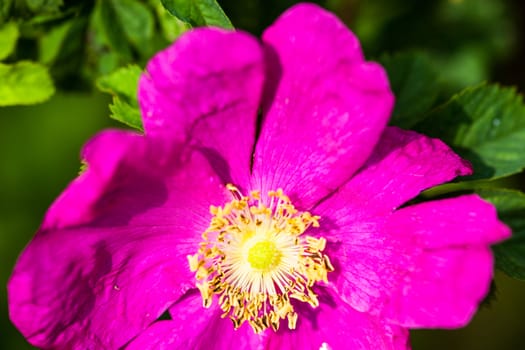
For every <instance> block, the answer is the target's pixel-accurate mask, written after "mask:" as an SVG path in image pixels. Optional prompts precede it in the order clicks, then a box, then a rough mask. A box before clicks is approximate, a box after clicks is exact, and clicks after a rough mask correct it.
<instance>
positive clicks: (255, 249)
mask: <svg viewBox="0 0 525 350" xmlns="http://www.w3.org/2000/svg"><path fill="white" fill-rule="evenodd" d="M228 189H229V190H230V192H231V193H232V195H233V198H234V199H233V200H232V201H231V202H229V203H227V204H225V205H224V206H223V207H215V206H211V207H210V212H211V214H212V215H213V217H212V219H211V223H210V226H209V227H208V229H207V230H206V231H205V232H204V233H203V234H202V238H203V241H202V242H201V243H200V246H199V250H198V253H197V254H195V255H191V256H188V260H189V263H190V269H191V271H193V272H195V277H196V279H197V281H198V282H197V287H198V289H199V290H200V293H201V296H202V300H203V306H204V307H206V308H208V307H210V306H211V304H212V297H213V295H217V296H218V303H219V306H220V308H221V309H222V310H223V311H224V313H223V315H222V317H229V318H230V319H231V320H232V321H233V324H234V327H235V328H236V329H237V328H239V327H240V326H241V325H242V324H243V323H244V322H246V321H247V322H248V323H249V324H250V325H251V327H252V328H253V330H254V332H255V333H260V332H262V331H264V330H266V329H267V328H269V327H271V328H272V329H273V330H274V331H277V329H278V328H279V324H280V321H281V320H282V319H285V318H286V319H287V320H288V328H290V329H294V328H295V326H296V322H297V317H298V316H297V313H296V312H295V310H294V307H293V305H292V303H291V299H296V300H299V301H302V302H306V303H308V304H310V305H311V306H312V307H317V306H318V305H319V301H318V298H317V295H316V294H315V293H314V292H313V290H312V287H313V285H314V284H315V283H316V282H319V281H324V282H327V273H328V272H330V271H333V266H332V264H331V263H330V259H329V258H328V256H326V255H325V254H323V253H322V252H323V250H324V249H325V246H326V240H325V239H324V238H322V237H321V238H315V237H311V236H307V235H303V233H304V232H305V231H306V230H307V229H308V228H309V227H311V226H312V227H319V217H318V216H314V215H311V214H310V213H309V212H306V211H305V212H300V211H298V210H297V209H295V207H294V206H293V204H292V203H291V201H290V199H289V198H288V197H287V196H286V195H284V194H283V191H282V190H281V189H279V190H277V191H270V192H268V195H267V197H266V198H264V199H263V198H261V194H260V192H259V191H253V192H251V193H250V195H249V196H243V195H242V194H241V193H240V191H239V190H238V189H237V188H236V187H235V186H233V185H228Z"/></svg>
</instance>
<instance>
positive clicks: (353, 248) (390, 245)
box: [319, 196, 509, 327]
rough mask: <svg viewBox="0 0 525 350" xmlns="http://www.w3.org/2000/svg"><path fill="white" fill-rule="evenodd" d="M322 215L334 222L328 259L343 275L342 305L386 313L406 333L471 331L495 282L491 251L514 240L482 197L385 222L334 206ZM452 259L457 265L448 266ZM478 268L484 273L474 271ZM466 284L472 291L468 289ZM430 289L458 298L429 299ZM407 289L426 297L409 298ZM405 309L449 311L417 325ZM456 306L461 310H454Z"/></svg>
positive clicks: (335, 278) (338, 280)
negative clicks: (434, 328) (410, 330)
mask: <svg viewBox="0 0 525 350" xmlns="http://www.w3.org/2000/svg"><path fill="white" fill-rule="evenodd" d="M340 199H341V200H342V197H340ZM332 203H334V202H332ZM341 203H343V202H341ZM323 208H324V211H323V212H321V215H323V213H326V216H325V218H326V220H327V222H328V223H327V225H328V227H327V228H326V229H325V231H324V232H325V237H327V238H328V239H329V240H330V241H332V243H329V245H328V248H327V254H328V255H329V256H331V257H333V258H332V259H333V263H334V265H335V268H336V270H335V272H333V273H332V276H331V283H332V284H333V286H334V287H335V289H336V290H337V292H338V293H340V295H341V298H342V299H343V300H345V301H346V302H347V303H349V304H350V305H352V306H353V307H354V308H355V309H357V310H360V311H363V312H370V313H373V314H383V313H385V312H387V313H389V314H391V315H390V316H388V317H391V320H392V321H393V322H400V324H401V325H403V326H406V327H413V326H418V327H421V326H429V327H432V326H438V325H439V326H443V327H452V326H457V325H459V324H460V321H461V322H463V323H462V324H465V323H466V322H467V321H468V319H469V317H470V316H472V313H473V312H474V310H475V308H476V307H477V305H478V303H479V302H480V300H481V299H482V298H483V296H484V295H485V294H486V292H487V288H488V286H489V284H490V281H491V278H492V257H491V255H490V253H489V250H488V246H489V245H490V244H492V243H495V242H497V241H500V240H502V239H504V238H506V237H508V235H509V230H508V228H507V227H506V226H505V225H503V224H501V222H499V220H498V219H497V216H496V211H495V209H494V207H493V206H491V205H490V204H488V203H486V202H484V201H482V200H480V199H479V198H478V197H476V196H464V197H459V198H454V199H448V200H441V201H432V202H427V203H424V204H419V205H416V206H410V207H407V208H404V209H401V210H399V211H397V212H394V214H390V215H386V216H385V217H382V218H381V217H375V216H373V215H372V216H371V217H366V216H364V214H363V213H362V212H361V213H359V214H357V215H356V214H355V213H353V212H352V211H351V210H352V209H353V208H352V207H351V206H349V207H348V208H346V207H345V208H342V209H339V210H337V209H335V208H337V207H336V206H334V210H333V212H332V213H331V214H329V213H328V207H323ZM356 210H357V209H356ZM364 210H366V207H365V208H364ZM373 213H374V212H373V211H372V214H373ZM321 229H322V226H321ZM321 229H320V230H319V231H321ZM449 251H450V252H449ZM447 254H449V258H450V261H447V260H446V259H445V257H446V256H448V255H447ZM440 259H441V260H440ZM476 263H479V266H480V267H479V269H476V268H474V266H475V264H476ZM432 264H435V265H432ZM423 267H424V269H423ZM421 269H423V270H421ZM465 278H467V280H468V283H470V284H471V288H464V287H465V285H464V284H463V282H462V281H464V280H465ZM458 279H461V281H459V280H458ZM419 283H421V286H420V285H419ZM424 288H428V291H429V294H428V295H429V296H436V295H439V293H441V294H443V295H444V296H445V295H450V296H451V297H450V298H448V299H446V298H443V299H432V298H430V297H429V298H428V299H424ZM430 289H432V290H430ZM408 290H414V293H420V294H421V295H420V296H419V298H415V297H414V298H411V297H408V296H407V295H406V294H405V293H408V292H407V291H408ZM416 291H417V292H416ZM435 291H436V293H437V294H436V293H434V292H435ZM437 291H440V292H437ZM452 295H454V298H455V300H454V303H451V298H452ZM412 302H413V304H412ZM419 302H421V304H418V303H419ZM423 302H425V303H426V304H425V303H423ZM405 304H408V305H412V307H413V310H417V309H418V308H420V309H421V310H428V309H432V310H434V311H435V310H437V309H439V308H441V309H443V310H447V312H444V313H443V314H439V313H432V312H430V311H428V312H427V313H426V315H427V317H428V318H427V319H419V321H420V322H421V323H419V324H416V323H414V322H415V320H416V319H415V318H414V319H411V318H410V317H415V316H412V315H410V314H406V315H405V314H399V312H398V311H397V308H398V307H399V308H401V306H403V309H402V310H405V309H406V307H405V306H404V305H405ZM399 305H401V306H399ZM454 307H455V308H457V309H456V310H452V309H451V308H454ZM387 309H388V310H390V311H385V310H387ZM452 311H455V314H451V312H452ZM407 312H408V311H407ZM447 317H448V318H449V319H450V321H449V323H448V324H447V323H446V320H447ZM405 320H412V321H414V322H412V323H405Z"/></svg>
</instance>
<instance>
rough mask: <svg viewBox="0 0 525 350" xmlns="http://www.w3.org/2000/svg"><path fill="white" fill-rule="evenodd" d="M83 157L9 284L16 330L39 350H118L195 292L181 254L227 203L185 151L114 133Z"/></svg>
mask: <svg viewBox="0 0 525 350" xmlns="http://www.w3.org/2000/svg"><path fill="white" fill-rule="evenodd" d="M111 149H113V150H116V151H115V152H114V153H112V152H108V151H107V150H111ZM152 154H154V155H155V157H151V155H152ZM84 155H85V158H86V160H87V162H88V166H87V170H86V171H85V172H84V173H83V174H82V175H81V176H80V177H79V179H77V180H75V181H74V182H73V183H72V184H71V185H70V186H69V187H68V188H67V189H66V191H65V192H64V193H63V195H62V196H61V197H60V198H59V199H58V200H57V202H56V203H55V204H54V205H53V206H52V208H51V209H50V211H49V213H48V214H47V216H46V218H47V219H46V225H44V226H43V228H42V230H41V231H40V232H39V233H37V235H36V237H35V239H34V240H33V241H32V242H31V243H30V244H29V245H28V247H27V248H26V250H25V251H24V252H23V253H22V255H21V256H20V258H19V260H18V262H17V265H16V266H15V269H14V271H13V275H12V276H11V279H10V281H9V285H8V294H9V310H10V316H11V319H12V321H13V323H14V324H15V325H16V326H17V327H18V328H19V329H20V330H21V332H22V333H23V334H24V335H25V336H26V337H27V338H28V340H29V341H30V342H31V343H32V344H34V345H36V346H39V347H43V348H58V349H62V348H67V349H87V348H110V349H116V348H119V347H120V346H122V345H124V344H125V343H126V342H127V341H129V340H130V339H131V338H132V337H134V336H135V335H136V334H137V333H139V332H140V331H141V330H142V329H144V328H145V327H146V326H147V325H149V324H150V323H151V322H153V321H154V320H155V319H156V318H157V317H158V316H159V315H160V314H161V313H162V312H163V311H164V310H166V309H167V308H168V307H169V306H170V305H171V304H172V303H173V302H175V301H176V300H177V299H178V298H179V297H180V295H182V294H183V293H184V292H185V291H186V290H187V289H188V288H190V287H192V286H193V281H192V280H193V274H192V273H190V271H189V267H188V263H187V260H186V255H187V254H193V253H195V249H196V247H197V246H198V243H199V241H200V234H201V233H202V232H203V231H204V230H205V229H206V227H207V226H208V224H209V219H210V218H209V217H210V214H209V212H208V210H209V205H210V204H215V205H217V204H222V203H223V202H224V200H225V197H224V196H225V195H226V190H225V189H224V187H223V186H222V184H221V182H220V180H219V179H218V178H217V176H216V175H215V173H214V172H213V170H212V169H211V168H210V166H209V165H208V163H207V161H206V159H205V158H204V157H203V156H202V155H201V154H200V153H198V152H193V151H192V150H191V148H188V147H183V146H180V147H175V146H174V145H169V146H168V145H167V144H165V143H163V142H159V143H157V142H156V141H155V142H154V141H152V140H149V139H147V138H146V137H143V136H138V135H132V134H129V133H125V132H116V131H113V132H107V133H103V134H101V135H99V136H97V137H96V138H95V139H94V140H92V141H91V142H90V143H89V144H88V146H86V148H85V152H84ZM103 162H106V164H107V167H103V166H102V165H103V164H104V163H103ZM75 208H76V209H77V210H78V211H79V213H78V215H77V216H75V217H72V216H71V213H73V212H74V209H75ZM51 218H52V219H51ZM80 224H81V225H80ZM71 226H74V227H71ZM64 227H65V228H64Z"/></svg>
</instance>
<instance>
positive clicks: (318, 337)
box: [266, 296, 410, 350]
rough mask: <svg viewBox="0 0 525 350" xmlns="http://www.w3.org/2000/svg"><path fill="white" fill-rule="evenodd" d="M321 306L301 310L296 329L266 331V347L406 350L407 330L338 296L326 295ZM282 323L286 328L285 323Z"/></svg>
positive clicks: (286, 349)
mask: <svg viewBox="0 0 525 350" xmlns="http://www.w3.org/2000/svg"><path fill="white" fill-rule="evenodd" d="M320 301H321V303H320V305H319V307H317V308H315V309H306V307H304V308H302V311H303V312H301V311H299V318H298V321H297V329H295V330H287V329H280V330H279V331H278V332H277V333H274V332H272V331H267V332H266V336H267V337H268V338H267V343H266V349H280V350H297V349H304V350H325V349H331V350H369V349H382V350H407V349H410V345H409V342H408V330H407V329H404V328H401V327H398V326H393V325H388V324H384V323H383V322H382V321H381V320H380V319H379V318H377V317H375V316H372V315H370V314H367V313H361V312H358V311H356V310H354V309H352V308H351V307H349V306H348V305H347V304H345V303H344V302H343V301H341V300H340V299H339V298H337V297H335V296H334V297H328V296H323V297H322V298H321V300H320ZM282 326H284V327H285V325H284V322H283V324H282Z"/></svg>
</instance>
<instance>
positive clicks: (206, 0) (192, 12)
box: [161, 0, 233, 29]
mask: <svg viewBox="0 0 525 350" xmlns="http://www.w3.org/2000/svg"><path fill="white" fill-rule="evenodd" d="M161 2H162V4H163V5H164V7H165V8H166V9H167V10H168V11H169V12H170V13H171V14H172V15H173V16H175V17H177V18H179V19H180V20H182V21H184V22H186V23H189V24H190V25H191V26H193V27H199V26H215V27H222V28H226V29H233V25H232V23H231V22H230V20H229V19H228V17H227V16H226V14H225V13H224V11H223V10H222V9H221V7H220V6H219V4H218V3H217V1H215V0H161Z"/></svg>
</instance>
